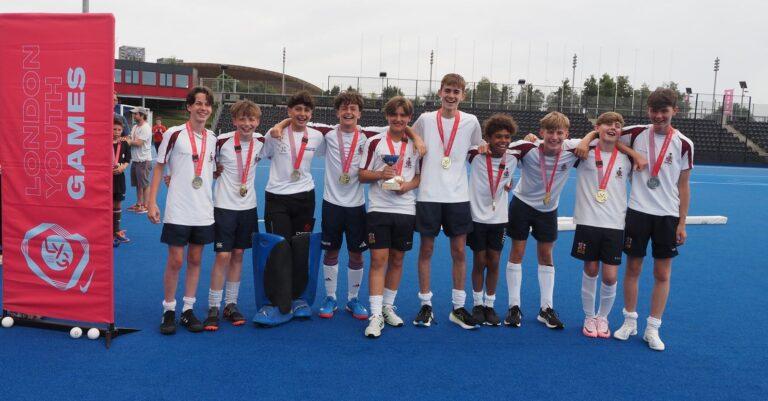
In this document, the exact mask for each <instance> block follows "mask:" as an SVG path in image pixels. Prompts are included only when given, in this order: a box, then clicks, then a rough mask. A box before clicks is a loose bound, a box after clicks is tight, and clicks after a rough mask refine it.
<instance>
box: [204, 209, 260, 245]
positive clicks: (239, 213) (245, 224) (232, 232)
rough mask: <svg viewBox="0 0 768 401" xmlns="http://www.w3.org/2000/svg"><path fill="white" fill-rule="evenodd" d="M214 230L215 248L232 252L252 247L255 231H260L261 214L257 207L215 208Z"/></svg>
mask: <svg viewBox="0 0 768 401" xmlns="http://www.w3.org/2000/svg"><path fill="white" fill-rule="evenodd" d="M213 218H214V220H216V223H214V225H213V226H214V231H215V237H216V240H215V241H214V243H213V250H214V251H216V252H231V251H232V249H251V247H252V246H253V233H257V232H259V224H258V221H259V215H258V213H257V212H256V208H253V209H248V210H229V209H221V208H218V207H215V208H213Z"/></svg>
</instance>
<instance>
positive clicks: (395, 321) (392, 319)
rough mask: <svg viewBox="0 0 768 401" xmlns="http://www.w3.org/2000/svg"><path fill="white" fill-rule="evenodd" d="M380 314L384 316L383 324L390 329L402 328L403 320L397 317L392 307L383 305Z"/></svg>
mask: <svg viewBox="0 0 768 401" xmlns="http://www.w3.org/2000/svg"><path fill="white" fill-rule="evenodd" d="M381 313H382V315H383V316H384V323H386V324H388V325H390V326H392V327H403V324H404V323H403V319H401V318H400V316H397V313H395V307H394V306H392V305H384V306H383V307H382V308H381Z"/></svg>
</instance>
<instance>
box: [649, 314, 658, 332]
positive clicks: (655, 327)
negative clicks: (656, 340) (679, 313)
mask: <svg viewBox="0 0 768 401" xmlns="http://www.w3.org/2000/svg"><path fill="white" fill-rule="evenodd" d="M646 322H647V323H648V327H647V328H648V329H650V330H656V331H658V330H659V327H661V319H656V318H655V317H653V316H648V319H647V320H646Z"/></svg>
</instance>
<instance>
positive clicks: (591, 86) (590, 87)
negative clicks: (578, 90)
mask: <svg viewBox="0 0 768 401" xmlns="http://www.w3.org/2000/svg"><path fill="white" fill-rule="evenodd" d="M582 95H583V96H597V80H596V79H595V76H594V75H590V76H589V78H587V80H586V81H584V91H583V92H582Z"/></svg>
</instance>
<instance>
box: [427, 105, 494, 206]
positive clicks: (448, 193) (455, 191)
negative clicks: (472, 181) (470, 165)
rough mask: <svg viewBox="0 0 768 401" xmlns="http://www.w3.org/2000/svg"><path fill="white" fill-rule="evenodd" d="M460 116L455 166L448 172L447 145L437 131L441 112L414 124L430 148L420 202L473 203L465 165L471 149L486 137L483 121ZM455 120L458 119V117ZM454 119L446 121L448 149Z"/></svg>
mask: <svg viewBox="0 0 768 401" xmlns="http://www.w3.org/2000/svg"><path fill="white" fill-rule="evenodd" d="M457 113H458V114H460V119H459V127H458V131H457V132H456V137H455V139H454V142H453V147H452V148H451V154H450V158H451V166H450V168H448V169H444V168H443V166H442V159H443V156H444V154H443V142H442V141H441V140H440V133H439V131H438V129H437V111H431V112H427V113H423V114H422V115H420V116H419V118H418V119H417V120H416V123H414V124H413V130H414V131H415V132H416V134H417V135H419V136H421V138H422V139H423V140H424V144H425V145H426V147H427V154H426V155H424V158H423V159H422V163H421V171H422V174H421V176H422V180H421V185H419V195H418V201H419V202H439V203H457V202H468V201H469V188H468V183H467V170H466V165H465V164H464V161H465V158H466V157H467V152H469V149H470V147H472V146H478V145H480V143H481V141H482V139H483V134H482V129H481V128H480V122H478V121H477V117H475V116H474V115H472V114H469V113H464V112H461V111H457ZM454 118H455V117H454ZM454 118H442V123H443V134H444V138H445V145H446V148H447V146H448V142H449V140H450V137H451V131H452V129H453V122H454Z"/></svg>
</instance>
